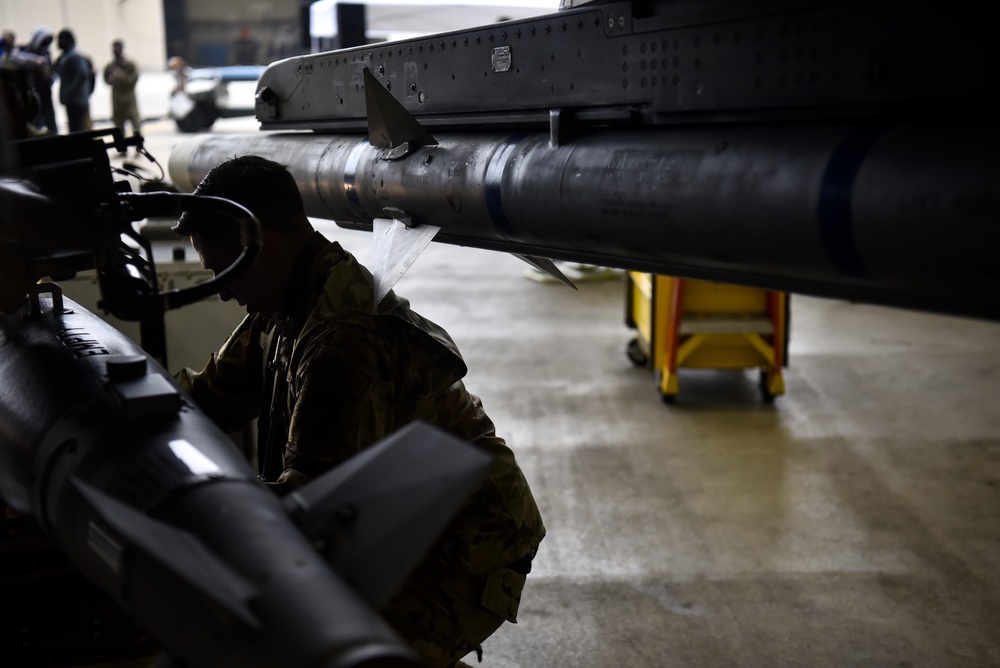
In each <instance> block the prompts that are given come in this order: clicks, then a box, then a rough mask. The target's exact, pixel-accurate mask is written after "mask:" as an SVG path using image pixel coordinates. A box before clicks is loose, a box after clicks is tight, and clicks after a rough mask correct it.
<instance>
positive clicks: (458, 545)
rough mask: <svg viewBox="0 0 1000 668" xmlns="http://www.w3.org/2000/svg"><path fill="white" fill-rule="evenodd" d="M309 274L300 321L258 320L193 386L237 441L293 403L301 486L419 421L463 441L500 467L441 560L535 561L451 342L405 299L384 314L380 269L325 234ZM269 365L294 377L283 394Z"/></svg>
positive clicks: (520, 507) (524, 490) (290, 448)
mask: <svg viewBox="0 0 1000 668" xmlns="http://www.w3.org/2000/svg"><path fill="white" fill-rule="evenodd" d="M297 266H298V267H299V268H298V269H297V270H296V273H297V274H298V275H296V276H293V277H292V281H291V285H290V287H289V291H288V293H287V294H286V298H285V301H284V307H285V309H284V310H285V312H286V313H287V314H288V316H289V318H290V323H289V324H287V325H286V326H285V327H284V328H283V327H282V326H277V325H275V322H274V320H272V321H269V322H265V321H264V319H263V318H261V317H259V316H257V317H247V318H246V319H245V320H244V321H243V323H242V324H241V325H240V326H239V327H238V328H237V329H236V331H235V332H234V333H233V334H232V335H231V336H230V338H229V340H228V341H227V342H226V343H225V344H224V345H223V347H222V349H221V350H220V351H219V352H218V353H217V354H215V355H213V357H212V359H211V360H210V361H209V363H208V365H207V366H206V368H205V369H204V370H203V371H201V372H199V373H194V372H191V371H190V370H188V369H185V370H184V371H182V372H181V373H180V374H178V380H179V381H180V382H181V384H182V386H184V387H185V389H187V390H188V391H189V392H190V393H191V395H192V396H193V397H194V399H195V400H196V401H197V402H198V404H199V406H201V408H202V409H203V410H204V411H205V412H206V413H207V414H208V415H209V416H210V417H211V418H212V419H213V420H215V421H216V423H217V424H219V425H220V426H221V427H222V428H223V429H225V430H227V431H235V430H237V429H240V428H242V427H244V426H245V425H246V424H247V423H249V421H250V420H252V419H253V418H255V417H258V414H261V418H260V421H262V422H267V421H268V420H267V417H266V416H265V415H264V411H266V410H267V409H266V408H263V409H262V406H266V405H267V404H269V403H270V402H269V401H268V400H267V399H266V398H265V396H264V395H265V394H267V393H268V389H271V390H272V391H276V393H277V394H278V395H283V396H279V397H278V403H283V404H284V405H283V406H281V408H282V409H283V411H279V412H284V413H285V415H286V416H287V419H285V420H282V424H281V425H280V426H279V427H278V429H277V431H278V432H279V433H280V434H281V438H280V441H281V442H282V445H283V447H282V448H281V454H282V460H283V461H282V463H281V465H280V467H279V468H278V470H277V472H278V473H280V474H281V477H280V478H279V482H285V483H294V484H301V483H302V482H304V481H305V480H308V479H309V478H311V477H313V476H316V475H319V474H320V473H322V472H323V471H325V470H327V469H329V468H330V467H332V466H334V465H336V464H338V463H340V462H342V461H344V460H346V459H348V458H349V457H351V456H352V455H354V454H355V453H357V452H359V451H361V450H363V449H364V448H366V447H368V446H370V445H372V444H374V443H375V442H377V441H378V440H379V439H381V438H383V437H385V436H388V435H389V434H391V433H393V432H394V431H396V430H397V429H399V428H400V427H402V426H404V425H406V424H407V423H409V422H411V421H412V420H415V419H422V420H425V421H427V422H429V423H431V424H434V425H436V426H438V427H440V428H442V429H444V430H446V431H448V432H451V433H453V434H455V435H457V436H458V437H460V438H462V439H464V440H466V441H468V442H469V443H472V444H473V445H476V446H478V447H481V448H483V449H484V450H486V451H488V452H489V453H490V454H492V455H493V456H494V463H493V466H492V468H491V469H490V471H489V472H488V473H487V475H486V477H485V479H484V481H483V484H482V486H481V487H480V488H479V490H478V491H477V492H476V493H474V495H473V496H472V497H471V498H470V499H469V500H468V501H467V502H466V503H465V505H464V506H463V508H462V510H461V511H460V512H459V514H458V515H457V516H456V518H455V519H454V520H453V521H452V523H451V525H450V526H449V528H448V529H447V530H446V531H445V534H444V536H443V538H442V540H441V542H440V543H439V544H438V546H437V548H436V550H437V552H438V558H439V561H443V562H447V563H450V564H451V565H452V567H455V568H458V569H459V570H463V571H467V572H469V573H480V574H486V573H489V572H491V571H493V570H495V569H497V568H501V567H504V566H507V565H510V564H515V563H517V562H520V561H522V560H523V559H524V558H525V557H526V556H530V555H533V554H534V552H535V550H536V549H537V547H538V544H539V542H540V541H541V539H542V537H543V536H544V534H545V529H544V527H543V525H542V520H541V517H540V515H539V512H538V507H537V506H536V504H535V500H534V498H533V497H532V494H531V490H530V489H529V487H528V483H527V481H526V480H525V478H524V475H523V474H522V472H521V470H520V468H519V467H518V465H517V463H516V461H515V459H514V454H513V452H512V451H511V450H510V448H508V447H507V445H506V444H505V443H504V441H503V439H501V438H500V437H498V436H497V435H496V433H495V431H494V426H493V423H492V421H491V420H490V419H489V417H488V416H487V415H486V412H485V411H484V410H483V407H482V404H481V402H480V400H479V398H478V397H476V396H475V395H473V394H471V393H469V392H468V391H467V390H466V388H465V385H464V384H463V382H462V380H461V379H462V377H463V376H464V375H465V373H466V371H467V368H466V365H465V362H464V361H463V359H462V357H461V355H460V354H459V352H458V349H457V347H456V346H455V343H454V342H453V341H452V339H451V337H450V336H449V335H448V334H447V332H445V331H444V330H443V329H442V328H441V327H439V326H438V325H436V324H434V323H432V322H430V321H429V320H427V319H425V318H423V317H422V316H420V315H418V314H417V313H415V312H413V311H412V310H410V307H409V303H408V302H407V301H406V300H405V299H401V298H399V297H397V296H396V295H395V294H394V293H393V292H389V294H388V295H387V296H386V297H385V298H384V299H383V300H382V302H381V303H380V304H379V305H378V307H377V308H376V306H375V305H374V303H373V302H374V299H373V288H372V276H371V274H370V273H369V272H368V270H367V269H365V268H364V267H363V266H362V265H360V264H359V263H358V262H357V260H356V259H355V258H354V257H353V256H352V255H351V254H350V253H348V252H346V251H345V250H344V249H343V248H341V246H340V245H339V244H337V243H331V242H328V241H327V240H326V239H324V238H323V237H322V235H320V234H319V233H316V234H315V235H314V237H313V239H312V240H311V241H310V243H309V244H308V245H307V247H306V249H305V250H304V251H303V255H302V256H301V257H300V261H299V263H298V265H297ZM282 329H284V330H285V332H284V333H285V334H288V333H289V332H291V333H292V334H297V336H295V337H294V339H292V338H291V337H290V336H282V335H281V332H280V330H282ZM296 330H297V331H296ZM265 355H266V356H267V357H266V359H267V360H269V361H272V366H277V367H278V368H279V369H282V371H279V372H278V374H277V375H278V376H281V377H279V378H276V379H275V382H274V386H273V387H272V388H268V387H267V380H266V376H267V373H265V369H266V368H267V366H268V364H267V363H266V362H265ZM262 431H263V430H262ZM270 431H271V433H272V434H273V433H274V432H275V429H274V425H272V428H271V430H270ZM261 436H262V437H263V436H264V434H261ZM261 457H262V459H264V458H266V457H264V456H263V455H261ZM265 464H266V462H262V463H261V466H262V469H263V468H264V466H265ZM282 468H283V469H284V470H283V471H282ZM273 475H274V473H273V472H272V473H271V474H270V475H269V474H268V472H266V471H265V479H270V480H273V479H274V478H273V477H272V476H273ZM282 491H284V490H282ZM518 593H519V592H518ZM515 612H516V601H515V602H514V603H513V609H512V610H510V611H509V614H507V615H502V616H506V617H508V618H510V619H511V621H513V616H514V614H515Z"/></svg>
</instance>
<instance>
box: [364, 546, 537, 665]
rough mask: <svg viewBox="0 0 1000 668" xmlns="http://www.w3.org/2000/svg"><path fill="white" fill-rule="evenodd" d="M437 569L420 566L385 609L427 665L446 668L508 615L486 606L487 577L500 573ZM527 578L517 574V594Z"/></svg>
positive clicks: (402, 635) (401, 633)
mask: <svg viewBox="0 0 1000 668" xmlns="http://www.w3.org/2000/svg"><path fill="white" fill-rule="evenodd" d="M434 570H437V569H429V568H427V567H426V564H425V565H424V566H423V567H421V569H420V570H418V572H417V573H416V574H415V576H414V577H412V578H411V579H410V581H409V582H408V583H407V584H406V585H405V586H404V588H403V589H402V591H400V592H399V594H397V595H396V597H395V598H394V599H393V600H392V601H391V602H390V603H389V605H388V606H387V607H386V608H385V609H384V610H383V611H382V614H383V615H384V616H385V618H386V620H387V621H388V622H389V624H390V625H391V626H392V627H393V628H394V629H395V630H396V633H398V634H399V635H400V636H401V637H402V639H403V640H405V641H406V642H407V644H409V645H410V647H412V648H413V649H414V650H416V651H417V652H418V653H419V654H420V655H421V656H422V657H423V659H424V660H425V661H426V662H427V663H428V665H430V666H434V668H446V667H447V666H451V665H452V664H454V663H455V662H456V661H457V660H459V659H461V658H462V657H463V656H465V655H466V654H468V653H469V652H471V651H473V650H474V649H476V647H478V646H479V645H480V644H481V643H482V642H483V641H484V640H485V639H486V638H488V637H490V636H491V635H492V634H493V632H494V631H496V630H497V629H498V628H500V625H501V624H503V623H504V621H505V618H504V617H502V616H501V615H499V614H496V613H495V612H492V611H490V610H487V609H486V608H485V607H483V605H482V601H483V598H484V592H486V591H488V586H487V585H488V581H491V582H492V581H493V580H495V579H496V578H492V579H491V578H490V577H489V576H487V575H466V576H464V577H456V576H455V574H454V573H452V574H450V576H449V575H448V574H445V573H441V572H440V571H438V572H437V573H434V572H433V571H434ZM502 570H505V571H506V570H507V569H502ZM523 582H524V576H518V577H517V578H515V583H514V585H513V587H514V588H516V589H517V591H516V594H517V596H518V597H519V596H520V593H521V592H520V589H521V586H523ZM508 616H509V617H510V618H511V620H512V621H513V618H514V616H513V615H508Z"/></svg>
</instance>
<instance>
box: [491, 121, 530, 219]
mask: <svg viewBox="0 0 1000 668" xmlns="http://www.w3.org/2000/svg"><path fill="white" fill-rule="evenodd" d="M527 136H528V133H527V132H520V133H518V134H515V135H511V136H510V137H509V138H508V139H507V143H506V144H505V145H504V147H503V149H501V150H500V151H499V152H497V153H494V154H493V156H492V157H491V158H490V164H489V166H488V167H487V168H486V182H485V183H484V184H483V189H484V190H485V198H486V210H487V211H489V214H490V218H491V219H492V220H493V223H494V224H495V225H496V227H497V229H499V230H500V232H502V233H503V234H504V235H506V236H507V237H513V236H514V228H513V227H511V224H510V221H509V220H508V219H507V214H506V212H505V211H504V210H503V174H504V172H505V171H506V167H507V162H508V160H510V156H511V154H512V153H514V151H516V150H517V144H518V142H520V141H521V140H522V139H524V138H525V137H527Z"/></svg>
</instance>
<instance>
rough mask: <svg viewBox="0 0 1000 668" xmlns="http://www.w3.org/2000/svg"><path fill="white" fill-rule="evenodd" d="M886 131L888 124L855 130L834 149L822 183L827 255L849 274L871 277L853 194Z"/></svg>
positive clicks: (821, 231) (821, 210) (820, 207)
mask: <svg viewBox="0 0 1000 668" xmlns="http://www.w3.org/2000/svg"><path fill="white" fill-rule="evenodd" d="M885 130H886V128H885V127H884V126H864V127H859V128H856V129H854V130H852V131H851V132H850V133H849V134H848V135H847V137H845V138H844V140H843V141H842V142H840V145H839V146H837V148H836V149H834V151H833V155H832V156H830V162H829V163H827V166H826V172H825V173H824V174H823V181H822V183H821V184H820V190H819V205H818V208H817V216H818V223H819V236H820V240H821V241H822V243H823V248H824V249H825V250H826V254H827V257H829V258H830V261H831V262H832V263H833V265H834V266H835V267H836V268H837V270H838V271H840V273H842V274H844V275H846V276H854V277H856V278H870V277H871V274H870V273H869V271H868V268H867V267H866V266H865V263H864V260H863V259H862V258H861V253H860V252H859V251H858V246H857V241H856V239H855V238H854V222H853V220H852V218H851V195H852V193H853V190H854V180H855V179H856V178H857V176H858V171H860V169H861V165H862V164H863V163H864V161H865V158H866V157H867V156H868V152H869V151H870V150H871V147H872V146H874V145H875V142H876V141H878V139H879V138H880V137H881V136H882V134H883V133H885Z"/></svg>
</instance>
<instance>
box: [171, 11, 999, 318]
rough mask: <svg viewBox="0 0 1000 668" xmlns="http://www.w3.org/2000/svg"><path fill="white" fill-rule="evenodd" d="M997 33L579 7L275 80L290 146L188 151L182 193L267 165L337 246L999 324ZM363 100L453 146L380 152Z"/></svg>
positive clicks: (814, 14) (358, 52)
mask: <svg viewBox="0 0 1000 668" xmlns="http://www.w3.org/2000/svg"><path fill="white" fill-rule="evenodd" d="M989 25H991V24H990V21H989V20H988V17H987V15H986V10H985V9H977V8H975V7H967V8H963V10H962V11H961V12H959V11H953V10H951V9H949V8H945V7H942V6H930V5H927V4H924V3H907V2H891V1H885V2H875V3H871V2H865V3H861V2H858V3H844V2H823V1H820V0H815V1H812V2H805V3H803V2H785V1H780V0H769V1H764V0H761V1H757V2H711V3H687V2H674V1H670V0H661V1H658V2H603V3H602V2H592V3H585V4H581V5H579V6H576V7H572V6H571V7H568V8H567V9H564V10H563V11H560V12H556V13H553V14H549V15H544V16H540V17H535V18H528V19H523V20H515V21H509V22H502V23H497V24H493V25H489V26H483V27H480V28H476V29H471V30H465V31H454V32H449V33H443V34H439V35H434V36H427V37H422V38H417V39H412V40H406V41H399V42H393V43H385V44H378V45H367V46H364V47H356V48H352V49H345V50H341V51H335V52H329V53H321V54H313V55H308V56H302V57H299V58H293V59H289V60H284V61H279V62H277V63H274V64H272V65H271V66H270V67H269V68H268V69H267V70H266V71H265V73H264V75H263V76H262V77H261V80H260V84H259V88H258V93H257V107H256V113H257V117H258V119H259V120H260V122H261V127H262V129H263V130H275V131H276V132H263V133H257V134H252V135H241V136H225V137H223V136H215V137H203V138H196V139H193V140H189V142H187V143H185V144H182V145H180V146H179V147H177V150H175V152H174V154H173V156H172V158H171V167H170V171H171V174H172V176H173V178H174V180H175V182H177V183H178V184H179V185H181V186H182V187H184V186H187V187H192V186H193V184H195V183H197V181H198V180H199V179H200V178H201V177H202V176H203V175H204V174H205V172H207V171H208V169H210V168H211V167H212V166H214V165H215V164H217V163H218V162H220V161H221V160H222V159H224V158H226V157H229V156H231V155H233V154H235V153H258V154H261V155H264V156H268V157H271V158H274V159H276V160H278V161H280V162H282V163H284V164H286V165H288V167H289V169H290V170H291V171H292V173H293V175H294V176H295V177H296V179H297V181H298V182H299V185H300V187H301V189H302V190H303V193H304V195H305V198H306V205H307V208H308V213H309V214H310V215H312V216H317V217H323V218H330V219H333V220H335V221H337V222H338V223H339V224H341V225H343V226H345V227H363V228H370V227H371V226H372V221H373V220H374V219H376V218H386V217H387V216H386V214H385V212H386V211H393V212H397V214H398V215H405V216H406V217H407V219H408V220H410V221H411V223H412V224H420V225H432V226H435V227H439V228H440V231H439V232H438V233H437V234H436V236H435V237H434V238H435V240H437V241H444V242H449V243H455V244H460V245H467V246H476V247H481V248H488V249H494V250H504V251H509V252H514V253H519V254H524V255H531V256H537V257H547V258H553V259H566V260H575V261H582V262H590V263H595V264H605V265H609V266H615V267H622V268H626V269H633V270H642V271H649V272H654V273H660V274H669V275H677V276H685V277H692V278H703V279H709V280H718V281H725V282H730V283H742V284H749V285H754V286H758V287H764V288H770V289H777V290H785V291H792V292H802V293H809V294H815V295H822V296H835V297H842V298H848V299H854V300H861V301H870V302H875V303H882V304H890V305H895V306H904V307H914V308H921V309H929V310H937V311H944V312H950V313H960V314H966V315H973V316H980V317H988V318H996V317H1000V263H998V261H997V259H996V258H995V254H994V252H993V249H995V248H996V247H997V244H998V242H1000V213H998V212H1000V202H998V195H1000V193H998V184H1000V178H998V177H1000V165H998V163H997V162H996V160H995V159H994V155H995V152H996V146H997V145H998V143H1000V132H998V127H997V124H996V121H995V119H994V118H993V117H992V116H991V115H990V113H989V110H990V109H991V108H992V107H991V105H990V103H989V100H990V98H991V96H992V91H993V90H994V88H995V84H996V79H997V76H998V75H997V70H996V68H995V67H993V64H995V63H997V62H1000V58H998V55H1000V53H998V52H1000V46H998V43H997V42H996V40H994V39H992V37H991V35H990V34H989V29H988V26H989ZM929 44H933V45H934V48H933V49H932V50H929V49H928V48H927V46H928V45H929ZM366 72H367V73H369V74H366ZM366 77H370V78H369V79H367V80H366ZM371 81H375V82H377V84H378V85H379V86H380V87H382V88H383V89H384V91H385V92H387V93H388V94H390V95H391V96H392V98H394V99H395V101H396V102H397V103H398V105H399V106H400V107H402V108H403V109H405V110H406V111H407V112H408V114H409V116H411V117H412V119H415V120H416V121H417V122H419V124H420V125H421V126H422V127H423V128H425V129H426V130H427V131H428V132H429V133H432V134H433V137H434V138H435V139H436V140H437V142H438V143H437V144H436V145H428V144H426V143H419V144H413V143H408V142H402V143H400V144H398V145H393V146H389V147H387V146H385V145H381V146H376V145H373V144H372V143H370V142H369V136H370V132H369V129H368V118H369V115H370V113H371V109H370V105H369V103H368V101H367V99H366V94H367V92H368V89H369V88H370V87H371V86H372V85H374V84H373V83H371ZM284 130H296V131H297V132H282V131H284ZM301 130H310V131H311V132H300V131H301ZM389 217H397V216H389Z"/></svg>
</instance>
